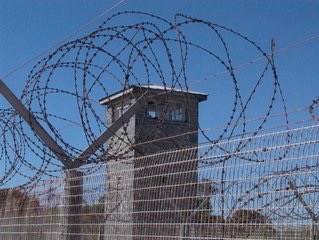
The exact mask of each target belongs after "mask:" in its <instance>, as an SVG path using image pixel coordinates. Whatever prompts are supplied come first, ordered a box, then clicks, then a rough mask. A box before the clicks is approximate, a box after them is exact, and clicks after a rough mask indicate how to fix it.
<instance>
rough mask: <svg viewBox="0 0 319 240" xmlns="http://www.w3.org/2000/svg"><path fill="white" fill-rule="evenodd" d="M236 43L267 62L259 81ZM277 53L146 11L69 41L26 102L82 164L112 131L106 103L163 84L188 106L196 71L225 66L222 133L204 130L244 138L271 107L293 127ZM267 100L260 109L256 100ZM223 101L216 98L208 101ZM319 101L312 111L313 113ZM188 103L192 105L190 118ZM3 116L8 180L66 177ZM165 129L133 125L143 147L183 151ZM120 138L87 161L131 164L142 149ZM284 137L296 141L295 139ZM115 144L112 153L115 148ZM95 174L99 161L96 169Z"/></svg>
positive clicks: (49, 59) (30, 79) (41, 68)
mask: <svg viewBox="0 0 319 240" xmlns="http://www.w3.org/2000/svg"><path fill="white" fill-rule="evenodd" d="M196 33H198V34H196ZM237 44H240V46H243V47H244V48H245V49H246V50H247V53H246V54H249V53H258V54H259V55H261V56H262V60H260V61H259V62H260V64H261V65H260V67H259V68H257V69H256V71H255V72H253V74H252V75H253V77H251V76H249V77H250V78H251V79H250V81H249V82H250V83H249V84H248V85H247V82H243V81H242V80H241V79H242V77H241V76H240V75H237V73H236V71H235V67H234V66H236V65H234V63H235V62H240V55H241V54H240V53H239V52H238V49H237ZM273 44H274V43H273ZM242 51H243V50H242ZM269 52H270V53H269ZM274 52H275V49H274V48H272V49H270V50H263V49H261V48H260V47H259V46H258V45H257V44H256V43H255V42H254V41H252V40H250V39H249V38H247V37H246V36H244V35H242V34H241V33H239V32H236V31H234V30H232V29H230V28H227V27H224V26H221V25H219V24H215V23H211V22H208V21H205V20H201V19H197V18H192V17H190V16H187V15H183V14H176V16H175V18H174V20H173V21H168V20H166V19H164V18H161V17H159V16H155V15H152V14H149V13H144V12H138V11H125V12H119V13H116V14H114V15H112V16H110V17H109V18H107V19H106V20H105V21H104V22H103V23H102V24H101V25H100V26H99V27H98V28H97V29H96V30H94V31H92V32H91V33H89V34H88V35H86V36H83V37H81V38H79V39H75V40H72V41H69V42H66V43H65V44H63V45H61V46H60V47H58V48H57V49H56V50H54V51H53V52H52V53H50V54H49V55H48V56H46V57H44V58H43V59H42V60H40V61H39V62H38V63H37V64H36V65H35V66H34V67H33V68H32V70H31V71H30V73H29V75H28V76H27V81H26V85H25V88H24V90H23V92H22V94H21V101H22V102H23V104H24V105H25V106H26V107H27V108H28V110H29V111H30V112H32V113H33V114H34V116H35V118H36V119H37V120H38V121H39V122H40V123H41V125H42V126H43V127H44V129H45V130H46V131H48V133H49V134H50V135H51V136H52V137H53V138H54V140H55V141H56V142H57V143H58V145H60V146H61V147H62V149H63V150H64V151H65V152H66V153H67V154H68V156H69V158H70V159H73V160H76V159H77V157H78V156H79V155H81V153H82V151H83V149H85V147H86V146H88V145H90V144H92V142H94V141H95V140H96V139H97V138H98V137H99V136H100V134H101V133H103V132H104V131H105V130H106V129H108V127H109V126H108V125H107V121H106V116H105V110H104V107H103V106H101V105H100V104H99V99H101V98H104V97H107V96H110V95H111V94H112V93H114V92H116V91H121V90H126V89H128V88H129V87H130V86H133V85H134V86H140V87H142V86H145V85H147V86H151V85H152V84H157V85H161V86H163V88H164V89H165V90H164V91H165V94H166V95H167V96H168V97H167V99H166V101H169V100H170V95H171V89H182V90H183V92H182V93H183V94H184V98H185V99H186V100H185V101H186V103H187V102H188V100H187V99H188V98H189V90H190V89H189V83H190V79H199V77H198V76H197V75H196V74H198V75H203V74H205V72H207V73H209V72H211V69H207V71H206V70H205V67H206V68H208V67H209V68H215V69H218V70H220V69H222V70H223V71H226V72H227V75H228V76H227V77H228V80H229V82H227V83H225V86H227V87H228V90H226V88H225V89H224V88H223V90H224V91H225V92H227V93H225V95H226V94H227V97H225V99H226V100H227V101H225V102H227V105H226V104H225V107H223V108H222V110H223V112H225V113H226V115H227V112H228V116H227V119H226V120H225V121H224V123H223V126H224V128H222V129H218V131H214V133H213V134H209V132H208V131H204V130H200V131H199V132H200V133H202V134H203V137H204V138H205V139H206V141H210V142H211V143H213V144H215V143H218V142H219V141H221V140H224V139H231V138H232V137H233V136H236V137H238V136H242V137H243V138H244V136H246V135H247V133H250V134H251V136H256V135H257V134H258V133H259V132H260V131H262V130H263V129H264V128H266V125H267V123H268V122H269V119H271V115H272V113H273V111H274V109H276V110H277V111H278V110H279V111H280V110H281V111H282V112H283V113H284V115H283V116H282V119H281V120H280V121H281V122H283V125H285V126H287V127H288V126H289V121H288V114H287V109H286V104H285V99H284V96H283V93H282V90H281V87H280V82H279V79H278V75H277V70H276V66H275V63H274V59H273V55H274ZM199 59H201V62H205V63H206V64H204V65H205V66H202V67H201V66H200V65H198V64H197V63H196V62H197V61H199ZM206 75H207V74H206ZM246 85H247V86H246ZM203 89H205V88H203ZM265 89H267V91H265ZM230 92H233V95H231V94H229V93H230ZM207 93H209V92H207ZM131 94H132V95H134V93H131ZM132 97H134V98H137V96H132ZM260 98H262V100H263V102H262V103H258V99H259V100H260ZM218 100H220V99H214V98H213V97H212V98H211V97H209V101H210V102H213V101H218ZM223 100H224V99H223ZM223 100H220V101H223ZM254 102H256V103H255V105H254ZM267 102H268V103H267ZM259 104H260V105H261V106H260V107H259V106H258V105H259ZM316 104H317V103H314V105H312V106H313V107H310V110H309V111H310V113H311V114H312V115H313V114H314V113H313V112H314V109H315V107H316ZM123 106H124V102H122V107H123ZM256 106H258V108H259V109H263V117H262V118H259V120H258V121H254V122H253V123H252V122H251V121H250V120H249V119H251V118H252V116H253V114H252V113H253V112H254V111H255V109H256ZM143 107H144V106H143ZM189 107H190V106H188V105H186V112H187V108H189ZM145 111H146V110H145ZM164 111H166V112H167V111H168V109H167V108H166V109H164ZM225 113H224V114H225ZM1 114H3V116H4V117H3V120H1V128H2V135H1V140H2V141H1V150H2V151H1V156H3V157H2V158H1V159H2V160H1V161H3V164H4V166H6V167H5V170H4V172H3V173H2V174H3V176H4V177H3V180H1V182H0V183H1V184H5V183H7V182H8V181H10V179H11V178H12V177H13V176H14V175H19V174H20V175H21V177H22V178H23V179H24V181H25V184H26V185H27V184H30V183H32V182H34V181H36V180H39V179H41V178H42V177H44V176H49V177H54V176H57V175H58V173H59V172H61V171H63V169H64V166H63V164H61V163H60V161H59V159H57V157H56V156H55V155H54V154H53V153H52V152H51V151H50V150H49V148H48V147H47V146H46V145H45V144H44V143H43V142H42V141H41V139H40V138H39V137H38V136H37V134H35V133H34V132H33V131H32V130H30V128H29V126H27V125H26V124H25V123H24V121H23V120H22V118H21V117H20V116H18V115H16V113H15V111H14V110H13V109H8V110H6V109H4V110H2V113H1ZM164 114H166V113H164ZM144 117H146V116H144ZM213 118H214V116H205V122H211V121H212V119H213ZM142 121H143V120H142ZM68 124H72V125H73V126H74V125H75V126H76V129H75V130H74V128H72V129H71V128H70V129H65V126H66V125H68ZM164 124H165V120H164V119H158V121H157V122H156V124H155V125H154V126H155V127H154V129H153V130H152V131H151V132H150V133H149V135H147V136H145V135H143V136H142V134H140V130H141V129H136V134H135V136H134V138H138V137H140V142H141V143H143V144H151V143H152V142H154V139H161V140H166V141H171V142H173V143H174V146H175V147H177V148H178V147H182V146H181V145H179V143H178V142H177V141H175V138H177V137H178V135H177V136H176V137H171V136H170V134H169V133H167V132H165V130H164V129H163V128H162V126H163V125H164ZM212 124H213V121H212ZM269 124H270V123H269ZM198 127H199V129H203V128H202V127H201V126H198ZM205 129H206V128H205ZM190 132H193V129H192V128H191V127H189V131H186V134H187V133H190ZM113 134H114V136H116V138H117V139H118V141H121V144H114V145H112V144H110V146H109V148H107V147H105V145H103V146H101V147H100V148H99V149H98V150H97V151H96V152H95V154H94V155H93V156H90V157H88V159H86V160H85V164H92V163H98V162H101V161H106V159H114V158H124V157H125V156H126V155H127V154H128V152H129V151H131V150H132V149H133V150H135V151H137V150H138V148H137V146H138V143H135V142H134V138H133V137H132V136H130V134H129V132H128V128H126V127H123V128H122V130H121V133H118V132H114V133H113ZM156 141H157V140H156ZM286 141H287V142H288V143H289V134H288V135H287V138H286ZM247 144H249V140H248V141H246V140H245V141H242V142H241V141H239V142H238V146H237V148H236V149H235V152H239V151H241V149H243V148H244V147H245V146H246V145H247ZM111 147H112V151H109V150H110V148H111ZM123 149H124V150H123ZM221 150H223V149H221ZM224 151H225V152H226V153H227V151H226V150H224ZM140 154H143V152H140ZM204 155H205V154H204ZM204 155H203V156H202V157H204ZM13 159H14V160H13ZM226 160H227V159H225V161H226ZM246 160H247V161H250V160H252V159H246ZM98 168H99V165H98V164H97V167H96V168H95V169H94V170H92V169H91V170H90V171H95V170H97V169H98ZM22 169H23V170H25V169H30V170H32V171H33V172H34V174H31V175H25V174H23V172H24V171H22ZM32 171H31V172H32Z"/></svg>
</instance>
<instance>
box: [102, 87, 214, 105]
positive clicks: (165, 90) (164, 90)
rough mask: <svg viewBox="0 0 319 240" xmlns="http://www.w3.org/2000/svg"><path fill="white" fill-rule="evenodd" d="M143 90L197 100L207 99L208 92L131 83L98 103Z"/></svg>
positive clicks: (106, 102) (109, 101)
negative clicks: (188, 96)
mask: <svg viewBox="0 0 319 240" xmlns="http://www.w3.org/2000/svg"><path fill="white" fill-rule="evenodd" d="M145 91H151V92H154V93H165V94H166V93H169V94H179V95H181V96H182V95H190V96H192V97H195V98H197V99H198V101H199V102H202V101H205V100H207V96H208V94H206V93H201V92H194V91H187V90H183V89H178V88H169V87H164V86H159V85H132V86H130V87H129V88H127V89H125V90H121V91H118V92H115V93H113V94H112V95H109V96H107V97H105V98H102V99H100V100H99V103H100V104H101V105H108V104H109V103H111V102H113V101H114V100H116V99H118V98H121V97H124V96H126V95H129V94H134V93H137V92H145Z"/></svg>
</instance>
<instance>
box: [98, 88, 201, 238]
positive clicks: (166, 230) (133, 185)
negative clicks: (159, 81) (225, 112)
mask: <svg viewBox="0 0 319 240" xmlns="http://www.w3.org/2000/svg"><path fill="white" fill-rule="evenodd" d="M141 98H143V101H141V104H140V105H139V106H138V108H136V109H137V110H135V112H134V114H133V115H132V116H131V117H130V118H129V119H128V120H127V121H126V122H125V123H124V121H123V125H122V127H121V128H119V129H118V130H117V131H116V132H115V133H114V135H113V137H112V138H111V139H110V140H109V141H108V153H109V156H108V161H107V178H108V180H107V189H108V191H107V196H106V204H105V206H106V207H105V208H106V209H105V214H106V224H105V228H104V239H121V240H122V239H124V240H131V239H132V240H137V239H159V237H160V238H161V237H164V236H176V237H177V238H178V237H183V238H182V239H184V237H187V236H188V233H187V229H186V228H185V226H186V225H187V223H189V222H190V221H191V219H190V215H191V214H192V212H193V211H192V209H193V210H194V209H196V204H197V200H196V187H197V162H196V160H195V159H196V155H197V152H196V150H190V151H188V152H187V153H186V154H185V152H180V153H179V152H178V151H176V152H175V153H174V157H172V156H171V155H172V154H171V155H165V154H164V155H163V154H159V155H156V153H161V152H165V151H169V150H173V149H181V148H186V147H192V146H197V144H198V134H197V132H196V131H197V130H198V106H199V103H200V102H202V101H205V100H206V99H207V94H203V93H198V92H190V91H187V92H186V91H183V90H179V89H171V88H165V87H162V86H156V85H139V86H131V87H130V88H128V89H126V90H124V91H119V92H116V93H114V94H112V95H110V96H108V97H106V98H104V99H101V100H100V104H102V105H105V106H106V107H107V114H108V118H107V123H108V125H109V126H110V125H112V124H113V123H114V122H115V121H117V120H119V119H120V118H121V116H124V114H125V112H126V111H128V109H129V108H130V106H131V105H133V104H134V103H135V104H136V102H137V101H139V100H138V99H141ZM137 104H138V102H137ZM190 132H191V134H189V133H190ZM154 154H155V155H154Z"/></svg>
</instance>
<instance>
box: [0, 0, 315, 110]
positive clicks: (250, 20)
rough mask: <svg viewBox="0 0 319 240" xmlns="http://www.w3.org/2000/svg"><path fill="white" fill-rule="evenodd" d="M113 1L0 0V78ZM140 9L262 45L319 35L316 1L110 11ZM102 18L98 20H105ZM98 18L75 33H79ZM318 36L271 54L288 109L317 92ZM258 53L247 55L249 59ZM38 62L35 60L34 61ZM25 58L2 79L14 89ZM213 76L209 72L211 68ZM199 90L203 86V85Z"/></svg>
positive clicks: (177, 4) (139, 3)
mask: <svg viewBox="0 0 319 240" xmlns="http://www.w3.org/2000/svg"><path fill="white" fill-rule="evenodd" d="M116 2H117V1H114V0H113V1H111V0H109V1H98V0H92V1H83V0H69V1H62V0H57V1H40V0H31V1H22V0H11V1H5V0H2V1H0V20H1V26H0V36H1V38H0V52H1V56H0V77H1V78H3V77H4V76H6V75H7V74H8V73H9V72H11V71H12V70H13V69H15V68H16V67H17V66H19V65H21V64H23V63H24V62H26V61H27V60H29V59H31V58H33V57H34V56H36V55H37V54H39V53H41V52H42V51H43V50H45V49H47V48H48V47H51V46H53V45H54V44H55V43H57V42H59V41H60V40H61V39H63V38H64V37H65V36H67V35H69V34H70V33H72V32H74V31H75V30H77V29H78V28H79V27H80V26H82V25H84V24H85V23H87V22H88V21H90V20H91V19H93V18H94V17H96V16H97V15H98V14H100V13H102V12H103V11H104V10H105V9H108V8H110V7H111V6H113V5H114V4H115V3H116ZM123 10H140V11H145V12H150V13H153V14H155V15H159V16H161V17H164V18H166V19H169V20H170V19H173V17H174V14H175V13H185V14H187V15H190V16H194V17H197V18H201V19H205V20H208V21H211V22H213V23H218V24H220V25H224V26H227V27H230V28H232V29H234V30H236V31H238V32H240V33H243V34H244V35H246V36H248V37H249V38H250V39H253V40H254V41H256V43H257V44H258V45H259V46H261V47H262V48H264V49H266V50H267V49H269V46H270V41H271V39H272V38H274V39H275V41H276V49H282V48H285V47H288V46H290V45H292V44H294V43H297V42H300V41H302V40H304V39H307V38H310V37H312V36H316V35H318V34H319V14H318V12H319V1H296V0H289V1H288V0H283V1H263V0H262V1H251V0H248V1H247V0H245V1H240V0H237V1H229V0H226V1H225V0H223V1H217V0H216V1H208V0H196V1H195V0H184V1H182V0H164V1H163V0H160V1H159V0H152V1H145V0H144V1H143V0H134V1H132V0H127V1H125V2H124V3H122V4H121V5H120V6H118V7H116V8H115V9H114V10H112V11H111V12H110V13H109V14H107V15H106V16H105V17H107V16H110V14H111V13H115V12H117V11H123ZM105 17H104V19H105ZM102 19H103V18H102ZM101 21H102V20H100V21H97V22H96V23H95V24H93V25H91V26H90V27H88V28H86V29H85V30H83V31H82V32H81V33H79V34H77V35H76V36H75V37H73V39H74V38H76V37H79V36H83V35H85V33H88V32H90V31H91V30H93V29H94V27H95V26H97V25H98V24H99V23H101ZM318 50H319V40H318V38H317V39H316V40H314V41H311V42H308V43H307V44H304V45H302V46H299V47H296V48H292V49H290V50H287V51H285V52H282V53H281V54H280V55H278V56H277V57H276V63H277V67H278V72H279V77H280V81H281V84H282V85H283V88H284V91H285V94H286V96H287V97H286V98H287V99H289V101H288V106H289V108H295V107H299V106H300V107H301V106H304V105H307V104H309V101H310V100H311V99H313V98H315V97H316V96H317V95H318V93H317V92H318V89H319V88H318V85H319V83H318V82H319V80H318V77H317V76H318V69H319V61H318V52H319V51H318ZM255 57H258V56H253V55H252V56H247V59H250V58H251V59H254V58H255ZM37 60H39V59H37ZM35 63H36V61H33V62H31V63H30V64H28V65H27V66H25V67H24V68H22V69H21V70H19V71H17V72H16V73H15V74H13V75H11V76H10V77H9V78H8V79H5V82H6V83H7V84H8V85H9V86H10V87H13V88H14V89H17V90H15V91H17V92H16V93H17V94H18V93H19V88H20V89H22V87H23V86H24V82H25V78H26V73H28V71H30V69H31V68H32V66H33V65H34V64H35ZM212 74H214V70H212ZM202 86H204V87H197V88H199V89H207V84H205V85H204V84H203V85H202Z"/></svg>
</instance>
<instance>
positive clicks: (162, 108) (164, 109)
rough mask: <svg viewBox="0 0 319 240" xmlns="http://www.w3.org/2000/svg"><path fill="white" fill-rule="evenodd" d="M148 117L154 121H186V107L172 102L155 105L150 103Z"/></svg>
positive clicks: (147, 111)
mask: <svg viewBox="0 0 319 240" xmlns="http://www.w3.org/2000/svg"><path fill="white" fill-rule="evenodd" d="M146 116H147V117H148V118H152V119H157V118H159V119H165V120H170V121H180V122H184V121H186V117H185V105H184V104H182V103H176V102H170V103H169V104H167V103H154V102H148V105H147V110H146Z"/></svg>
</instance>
